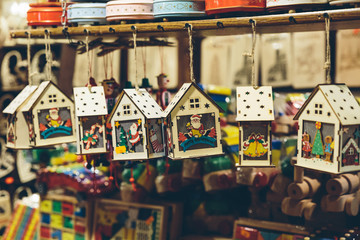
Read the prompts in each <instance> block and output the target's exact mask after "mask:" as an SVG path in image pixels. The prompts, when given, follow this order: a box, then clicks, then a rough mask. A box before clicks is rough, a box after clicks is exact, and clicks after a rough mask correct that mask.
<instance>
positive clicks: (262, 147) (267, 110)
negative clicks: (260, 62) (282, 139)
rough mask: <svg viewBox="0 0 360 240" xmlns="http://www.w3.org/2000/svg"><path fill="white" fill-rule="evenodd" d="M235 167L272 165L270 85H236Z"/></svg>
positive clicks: (272, 108)
mask: <svg viewBox="0 0 360 240" xmlns="http://www.w3.org/2000/svg"><path fill="white" fill-rule="evenodd" d="M236 101H237V114H236V121H238V126H239V164H238V166H251V167H265V166H271V164H272V162H271V122H272V121H273V120H274V102H273V94H272V87H269V86H263V87H258V88H254V87H237V89H236Z"/></svg>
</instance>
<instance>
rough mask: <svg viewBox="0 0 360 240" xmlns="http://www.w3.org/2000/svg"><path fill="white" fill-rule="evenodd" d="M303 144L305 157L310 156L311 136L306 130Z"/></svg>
mask: <svg viewBox="0 0 360 240" xmlns="http://www.w3.org/2000/svg"><path fill="white" fill-rule="evenodd" d="M302 145H303V147H302V150H303V152H304V157H305V158H310V152H311V148H312V145H311V143H310V136H309V134H308V133H306V132H305V133H304V134H303V139H302Z"/></svg>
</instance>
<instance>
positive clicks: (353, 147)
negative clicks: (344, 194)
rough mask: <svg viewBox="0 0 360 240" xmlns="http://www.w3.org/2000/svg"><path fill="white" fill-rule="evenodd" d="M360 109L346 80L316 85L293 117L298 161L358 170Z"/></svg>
mask: <svg viewBox="0 0 360 240" xmlns="http://www.w3.org/2000/svg"><path fill="white" fill-rule="evenodd" d="M359 112H360V106H359V104H358V103H357V101H356V99H355V98H354V96H353V95H352V93H351V92H350V90H349V88H348V87H347V86H346V85H345V84H336V85H318V86H317V87H316V88H315V89H314V91H313V92H312V93H311V95H310V96H309V98H308V99H307V101H306V102H305V103H304V105H303V106H302V108H300V110H299V112H298V113H297V114H296V115H295V117H294V120H298V121H299V131H298V132H299V133H298V155H297V165H298V166H300V167H304V168H309V169H314V170H319V171H323V172H328V173H335V174H340V173H345V172H354V171H360V164H359V154H360V150H359V144H360V116H359Z"/></svg>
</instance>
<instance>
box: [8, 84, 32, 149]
mask: <svg viewBox="0 0 360 240" xmlns="http://www.w3.org/2000/svg"><path fill="white" fill-rule="evenodd" d="M36 88H37V86H30V85H28V86H26V87H25V88H24V89H23V90H22V91H21V92H20V93H19V94H18V95H17V96H16V97H15V98H14V100H12V101H11V103H10V104H9V105H8V106H7V107H6V108H5V109H4V111H3V113H5V114H7V130H6V147H8V148H14V149H29V148H30V139H29V138H28V137H26V136H25V137H24V136H23V135H22V134H24V133H26V132H27V131H28V128H27V123H26V120H25V117H24V114H22V112H21V111H20V109H21V107H22V106H24V104H25V103H26V101H27V100H28V99H29V98H30V96H31V94H33V93H34V92H35V90H36Z"/></svg>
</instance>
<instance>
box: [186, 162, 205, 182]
mask: <svg viewBox="0 0 360 240" xmlns="http://www.w3.org/2000/svg"><path fill="white" fill-rule="evenodd" d="M202 163H203V162H202V161H201V160H200V161H199V159H184V162H183V168H182V178H183V179H184V180H185V179H186V180H187V181H188V182H191V181H197V180H201V179H202V177H203V176H202V168H203V164H202Z"/></svg>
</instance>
